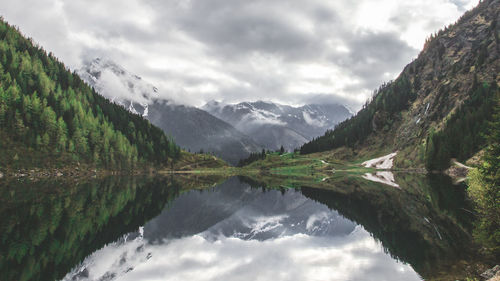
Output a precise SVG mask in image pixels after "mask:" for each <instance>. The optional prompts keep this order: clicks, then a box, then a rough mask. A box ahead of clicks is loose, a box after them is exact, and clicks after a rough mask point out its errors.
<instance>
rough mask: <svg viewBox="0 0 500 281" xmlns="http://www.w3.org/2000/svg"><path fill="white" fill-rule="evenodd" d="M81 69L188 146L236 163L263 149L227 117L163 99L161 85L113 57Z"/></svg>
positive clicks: (114, 97) (82, 74)
mask: <svg viewBox="0 0 500 281" xmlns="http://www.w3.org/2000/svg"><path fill="white" fill-rule="evenodd" d="M77 73H78V74H79V75H80V77H81V78H82V79H83V80H84V81H85V82H87V83H88V84H89V85H91V86H92V87H94V89H95V90H96V91H97V92H98V93H99V94H101V95H103V96H105V97H106V98H108V99H110V100H111V101H113V102H115V103H117V104H120V105H122V106H123V107H125V108H127V109H128V110H129V111H130V112H133V113H136V114H139V115H142V116H143V117H144V118H146V119H148V120H149V121H150V122H151V123H152V124H154V125H156V126H158V127H160V128H161V129H162V130H163V131H165V133H167V134H168V135H170V136H172V137H173V138H174V140H175V142H176V143H177V144H178V145H179V146H181V147H183V148H185V149H188V150H191V151H193V152H197V151H200V150H203V151H205V152H213V153H215V154H216V155H217V156H219V157H221V158H222V159H224V160H226V161H228V162H229V163H232V164H236V163H238V161H239V160H240V159H242V158H245V157H247V156H248V155H249V154H250V153H251V152H255V151H259V150H260V149H261V147H260V146H259V145H257V144H256V143H255V142H254V141H253V140H252V139H251V138H249V137H248V136H246V135H244V134H243V133H241V132H239V131H238V130H236V129H235V128H234V127H233V126H232V125H230V124H228V123H226V122H225V121H223V120H220V119H218V118H217V117H214V116H213V115H211V114H209V113H207V112H205V111H203V110H201V109H198V108H195V107H191V106H184V105H179V104H175V103H173V102H172V101H169V100H166V99H162V98H161V97H160V94H159V90H158V88H156V87H155V86H153V85H151V84H150V83H148V82H146V81H144V80H143V79H142V78H141V77H139V76H137V75H134V74H132V73H130V72H128V71H127V70H126V69H124V68H123V67H121V66H120V65H118V64H117V63H115V62H113V61H111V60H109V59H101V58H96V59H94V60H92V61H89V62H87V63H85V64H84V66H83V67H82V68H81V69H80V70H78V71H77Z"/></svg>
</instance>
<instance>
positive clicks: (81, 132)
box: [0, 19, 180, 170]
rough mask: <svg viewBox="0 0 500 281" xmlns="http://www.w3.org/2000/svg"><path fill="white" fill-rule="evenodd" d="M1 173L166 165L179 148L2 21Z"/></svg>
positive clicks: (0, 42)
mask: <svg viewBox="0 0 500 281" xmlns="http://www.w3.org/2000/svg"><path fill="white" fill-rule="evenodd" d="M0 125H1V126H0V135H1V139H2V144H1V145H0V166H1V167H2V168H5V167H7V168H9V167H11V168H28V167H44V168H52V167H65V166H68V165H70V164H72V165H74V164H77V165H80V162H82V163H86V164H90V165H92V166H94V167H95V166H98V167H107V168H110V169H113V170H116V169H121V168H127V169H128V168H134V167H137V166H144V164H146V165H148V164H154V165H166V164H167V163H168V162H170V161H171V160H172V159H177V158H179V155H180V149H179V147H177V146H176V145H175V143H174V142H173V141H171V140H170V139H168V138H167V136H166V135H165V134H164V133H163V131H162V130H160V129H159V128H157V127H155V126H151V123H150V122H148V121H147V120H145V119H143V118H142V117H141V116H139V115H136V114H132V113H130V112H128V111H127V110H125V109H123V108H122V107H121V106H118V105H116V104H114V103H111V102H109V101H108V100H107V99H105V98H103V97H102V96H100V95H99V94H98V93H97V92H96V91H95V90H94V89H92V88H91V87H89V85H87V84H86V83H84V81H83V80H82V79H81V78H80V77H79V76H78V75H76V74H75V73H71V72H70V71H69V70H68V69H67V68H66V67H65V65H64V64H63V63H61V62H59V61H58V60H57V59H56V58H55V57H54V56H53V55H52V54H49V55H47V53H46V52H45V51H44V50H43V49H41V48H40V47H38V46H37V45H35V44H34V43H33V40H32V39H27V38H25V37H23V35H22V34H21V33H20V32H19V31H18V30H17V29H15V28H14V27H11V26H10V25H8V24H7V23H6V22H4V21H3V20H2V19H0Z"/></svg>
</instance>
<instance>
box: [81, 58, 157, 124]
mask: <svg viewBox="0 0 500 281" xmlns="http://www.w3.org/2000/svg"><path fill="white" fill-rule="evenodd" d="M77 73H78V74H79V75H80V77H82V79H83V80H84V81H85V82H87V83H88V84H90V85H91V86H93V87H94V89H95V90H96V91H97V92H98V93H99V94H101V95H103V96H105V97H107V98H108V99H110V100H111V101H113V102H114V103H117V104H119V105H122V106H123V107H125V108H127V109H128V110H129V111H130V112H132V113H135V114H141V115H142V116H144V117H146V116H147V114H148V105H149V104H151V103H152V102H153V101H154V100H155V99H158V97H159V93H158V88H156V87H155V86H153V85H151V84H149V83H147V82H145V81H144V80H142V78H141V77H139V76H137V75H135V74H132V73H130V72H128V71H127V70H126V69H124V68H123V67H121V66H120V65H118V64H116V63H115V62H113V61H112V60H110V59H105V58H95V59H93V60H91V61H88V62H86V63H84V66H83V67H82V68H81V69H79V70H77Z"/></svg>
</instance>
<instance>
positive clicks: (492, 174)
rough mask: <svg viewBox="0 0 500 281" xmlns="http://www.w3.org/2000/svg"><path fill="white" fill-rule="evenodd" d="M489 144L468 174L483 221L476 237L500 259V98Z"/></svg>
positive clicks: (489, 135) (471, 189)
mask: <svg viewBox="0 0 500 281" xmlns="http://www.w3.org/2000/svg"><path fill="white" fill-rule="evenodd" d="M487 142H488V147H487V149H486V153H485V154H484V156H483V159H482V160H483V163H482V165H481V166H480V167H478V168H476V169H474V170H472V171H471V172H470V173H469V189H468V191H469V194H470V196H471V197H472V198H473V199H474V201H475V203H476V205H477V211H478V212H479V218H480V219H479V221H478V225H477V228H476V231H475V236H476V238H477V240H478V241H479V242H481V243H482V244H484V245H485V246H486V247H488V248H489V250H490V251H491V252H492V253H494V254H496V256H497V258H500V97H499V98H498V99H497V101H496V113H495V115H494V118H493V121H492V122H490V128H489V134H488V136H487Z"/></svg>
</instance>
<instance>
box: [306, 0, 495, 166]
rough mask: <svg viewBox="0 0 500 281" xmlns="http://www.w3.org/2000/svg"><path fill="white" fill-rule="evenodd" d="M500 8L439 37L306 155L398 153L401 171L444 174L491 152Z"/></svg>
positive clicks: (491, 0)
mask: <svg viewBox="0 0 500 281" xmlns="http://www.w3.org/2000/svg"><path fill="white" fill-rule="evenodd" d="M499 17H500V1H498V0H485V1H482V2H480V3H479V5H478V6H477V7H476V8H474V9H473V10H471V11H469V12H467V13H465V14H464V15H463V16H462V17H461V18H460V19H459V20H458V21H457V23H456V24H454V25H450V26H448V27H446V28H445V29H443V30H440V31H439V32H438V33H436V34H434V35H432V36H431V37H430V38H429V39H428V40H427V42H426V44H425V46H424V49H423V51H422V52H421V53H420V54H419V56H418V58H417V59H415V60H414V61H413V62H411V63H410V64H409V65H407V66H406V67H405V69H404V70H403V71H402V73H401V74H400V75H399V77H398V78H396V79H395V80H394V81H391V82H389V83H387V84H384V85H382V86H381V87H380V88H379V89H378V90H377V91H375V92H374V94H373V96H372V98H371V100H369V101H368V102H367V103H366V104H365V105H364V106H363V108H362V109H361V110H360V111H359V112H358V113H357V115H356V116H354V117H352V118H350V119H349V120H346V121H344V122H342V123H340V124H339V125H338V126H336V128H335V129H334V130H331V131H328V132H326V134H325V135H324V136H321V137H319V138H317V139H314V140H313V141H311V142H309V143H307V144H305V145H303V146H302V147H301V153H304V154H307V153H313V152H320V151H326V150H332V149H336V148H339V147H347V148H348V149H351V150H352V151H355V152H354V153H356V151H358V152H359V151H361V150H364V151H395V150H398V151H399V154H398V156H397V158H396V161H395V164H396V166H398V167H424V166H425V167H426V168H427V169H429V170H442V169H445V168H447V167H448V166H449V163H450V159H451V158H458V159H459V160H460V161H465V160H467V159H469V158H470V157H471V156H473V155H474V154H475V153H477V152H478V151H480V150H481V149H483V148H484V147H485V145H486V140H485V138H484V135H485V134H486V133H487V130H486V128H487V123H488V122H489V121H491V120H492V116H493V104H494V102H493V100H494V99H495V97H496V96H498V95H499V87H498V83H499V76H498V73H499V71H500V60H499V57H500V56H499V52H500V45H499V39H498V38H499V36H500V34H499V25H498V24H497V22H498V21H499V20H500V18H499Z"/></svg>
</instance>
